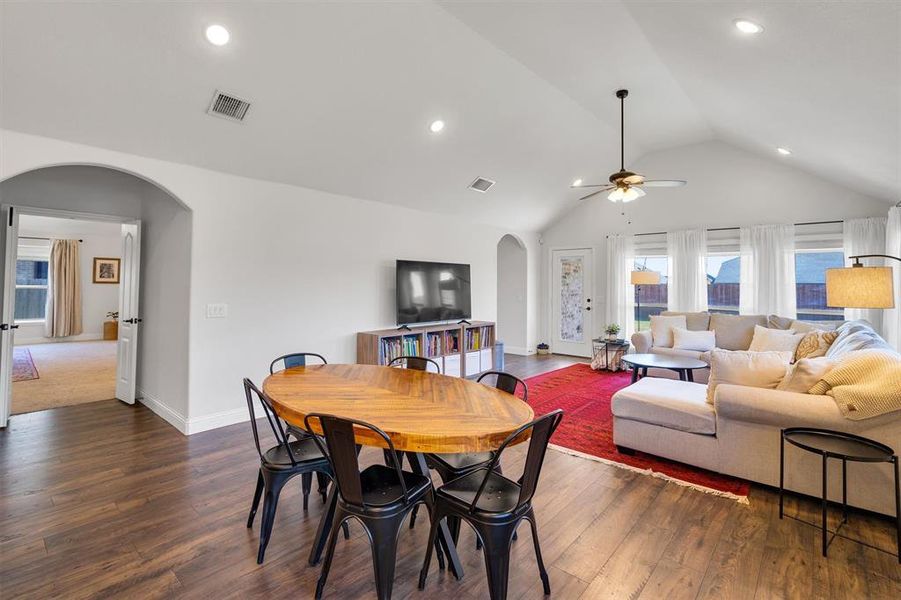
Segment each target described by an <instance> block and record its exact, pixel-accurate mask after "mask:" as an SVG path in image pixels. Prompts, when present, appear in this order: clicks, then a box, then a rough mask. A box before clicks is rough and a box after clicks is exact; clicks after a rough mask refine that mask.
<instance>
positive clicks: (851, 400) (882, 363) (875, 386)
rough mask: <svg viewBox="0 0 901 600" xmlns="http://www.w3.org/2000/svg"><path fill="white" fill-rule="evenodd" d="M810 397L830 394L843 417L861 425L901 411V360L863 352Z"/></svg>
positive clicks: (834, 371)
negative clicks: (863, 420) (864, 421)
mask: <svg viewBox="0 0 901 600" xmlns="http://www.w3.org/2000/svg"><path fill="white" fill-rule="evenodd" d="M808 393H810V394H828V395H830V396H832V397H833V398H834V399H835V403H836V404H838V408H839V410H840V411H841V412H842V415H844V416H845V418H847V419H851V420H854V421H859V420H861V419H870V418H872V417H878V416H879V415H884V414H887V413H890V412H894V411H896V410H901V357H899V356H898V355H897V354H892V353H891V352H886V351H884V350H861V351H859V352H855V353H854V356H853V357H849V358H848V359H847V360H844V361H842V362H841V363H840V364H839V365H838V366H836V367H835V368H834V369H832V370H831V371H829V372H828V373H826V374H825V375H824V376H823V378H822V379H820V380H819V381H818V382H817V383H816V385H814V386H813V387H812V388H810V391H809V392H808Z"/></svg>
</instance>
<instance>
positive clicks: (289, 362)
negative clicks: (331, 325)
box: [269, 352, 328, 375]
mask: <svg viewBox="0 0 901 600" xmlns="http://www.w3.org/2000/svg"><path fill="white" fill-rule="evenodd" d="M309 357H314V358H317V359H318V360H321V361H322V364H324V365H327V364H328V361H327V360H325V358H324V357H323V356H322V355H321V354H316V353H315V352H294V353H293V354H285V355H284V356H279V357H278V358H276V359H275V360H274V361H272V363H270V365H269V374H270V375H271V374H273V373H275V372H276V371H284V370H285V369H290V368H291V367H305V366H307V358H309Z"/></svg>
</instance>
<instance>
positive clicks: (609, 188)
mask: <svg viewBox="0 0 901 600" xmlns="http://www.w3.org/2000/svg"><path fill="white" fill-rule="evenodd" d="M614 187H616V186H612V185H611V186H608V187H605V188H602V189H600V190H598V191H596V192H592V193H590V194H588V195H587V196H582V197H581V198H579V202H581V201H582V200H588V199H589V198H593V197H594V196H597V195H598V194H603V193H604V192H606V191H608V190H612V189H613V188H614Z"/></svg>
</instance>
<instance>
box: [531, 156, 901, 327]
mask: <svg viewBox="0 0 901 600" xmlns="http://www.w3.org/2000/svg"><path fill="white" fill-rule="evenodd" d="M774 154H775V153H774ZM629 166H630V168H631V169H632V170H633V171H636V172H638V173H642V174H643V175H645V176H647V177H648V178H649V179H686V180H688V185H686V186H685V187H682V188H652V189H648V190H647V191H648V195H647V196H645V197H644V198H640V199H639V200H636V201H635V202H631V203H629V204H626V205H623V204H614V203H612V202H610V201H608V200H607V199H606V197H605V195H603V194H601V195H599V196H596V197H595V198H592V199H589V200H586V201H584V202H582V203H580V204H577V205H576V206H575V207H574V208H573V209H572V210H570V211H568V212H567V213H565V214H564V215H563V216H562V217H561V218H559V219H558V220H557V221H556V222H555V223H554V224H552V225H551V226H550V227H548V228H546V229H545V231H543V232H542V233H541V240H542V251H541V252H542V259H541V261H542V265H541V286H540V287H541V289H542V290H544V291H542V293H541V294H539V303H540V306H539V311H538V312H539V320H540V336H539V337H540V338H541V339H542V341H547V338H548V331H549V329H548V328H549V317H550V315H549V308H548V294H547V291H546V290H547V287H546V286H547V282H549V281H550V278H549V276H548V265H549V264H550V248H553V247H563V248H566V247H592V248H594V250H595V271H596V274H595V290H594V295H593V296H592V298H595V299H596V302H597V303H596V306H597V309H598V313H597V314H598V315H604V312H605V310H604V309H605V307H604V305H603V303H604V292H605V287H604V282H605V281H606V251H605V250H606V248H605V246H606V242H605V239H606V236H607V234H609V233H616V232H628V233H643V232H657V231H672V230H676V229H685V228H690V227H697V226H706V227H733V226H740V225H751V224H758V223H799V222H810V221H827V220H839V219H846V218H853V217H868V216H881V215H885V214H886V213H887V212H888V209H889V205H888V204H887V203H886V202H884V201H881V200H877V199H874V198H870V197H867V196H863V195H861V194H859V193H856V192H854V191H852V190H849V189H847V188H844V187H841V186H838V185H836V184H834V183H831V182H828V181H824V180H823V179H820V178H817V177H814V176H812V175H810V174H808V173H806V172H804V171H801V170H798V169H795V168H793V167H792V162H791V158H790V157H788V158H785V159H781V158H777V157H775V156H774V158H773V159H772V160H770V159H765V158H761V157H759V156H756V155H752V154H749V153H747V152H745V151H743V150H739V149H737V148H735V147H733V146H730V145H728V144H724V143H722V142H704V143H700V144H694V145H690V146H685V147H681V148H675V149H672V150H667V151H663V152H656V153H653V154H648V155H646V156H644V157H642V158H640V159H639V160H637V161H636V162H635V164H634V165H629ZM586 179H587V178H586ZM623 212H625V215H623V214H622V213H623ZM594 326H595V330H596V331H594V332H591V333H592V336H593V337H594V336H596V335H599V334H600V333H601V328H603V326H604V324H603V317H602V316H601V317H600V318H596V319H595V323H594Z"/></svg>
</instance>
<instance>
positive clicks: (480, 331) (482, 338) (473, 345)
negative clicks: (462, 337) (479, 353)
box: [466, 327, 491, 350]
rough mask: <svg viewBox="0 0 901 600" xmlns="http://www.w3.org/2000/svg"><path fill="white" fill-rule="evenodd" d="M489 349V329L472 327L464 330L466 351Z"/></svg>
mask: <svg viewBox="0 0 901 600" xmlns="http://www.w3.org/2000/svg"><path fill="white" fill-rule="evenodd" d="M490 347H491V327H473V328H471V329H467V330H466V349H467V350H481V349H482V348H490Z"/></svg>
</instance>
